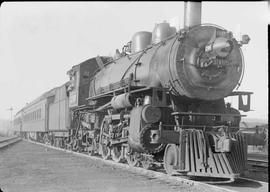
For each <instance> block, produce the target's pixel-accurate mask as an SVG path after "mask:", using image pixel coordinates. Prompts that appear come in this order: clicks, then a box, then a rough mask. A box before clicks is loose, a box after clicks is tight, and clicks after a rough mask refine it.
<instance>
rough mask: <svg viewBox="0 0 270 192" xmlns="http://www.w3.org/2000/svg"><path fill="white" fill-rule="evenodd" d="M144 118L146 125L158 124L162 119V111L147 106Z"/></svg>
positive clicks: (144, 110)
mask: <svg viewBox="0 0 270 192" xmlns="http://www.w3.org/2000/svg"><path fill="white" fill-rule="evenodd" d="M142 118H143V120H144V121H145V122H146V123H156V122H158V121H159V120H160V118H161V110H160V109H159V108H158V107H154V106H152V105H146V106H144V108H143V110H142Z"/></svg>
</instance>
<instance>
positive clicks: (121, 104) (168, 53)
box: [14, 2, 252, 181]
mask: <svg viewBox="0 0 270 192" xmlns="http://www.w3.org/2000/svg"><path fill="white" fill-rule="evenodd" d="M185 13H186V14H185V27H184V29H181V30H179V31H176V28H174V27H171V26H170V24H169V23H166V22H163V23H159V24H156V26H155V28H154V30H153V32H152V33H151V32H146V31H141V32H137V33H135V34H134V36H133V37H132V41H130V42H128V43H127V44H126V45H125V46H124V47H123V48H122V51H121V52H120V51H119V50H117V51H116V54H115V56H114V57H113V58H112V57H106V56H97V57H94V58H90V59H88V60H86V61H84V62H82V63H80V64H78V65H75V66H73V67H72V69H71V70H69V71H68V72H67V74H68V75H69V78H70V80H69V81H68V82H66V83H65V84H63V85H62V86H60V87H56V88H54V89H52V90H50V91H48V92H46V93H44V94H43V95H41V96H40V97H39V98H37V99H36V100H35V101H33V102H31V103H29V104H28V105H26V106H25V107H24V108H23V109H22V110H20V111H19V112H18V113H17V114H16V118H15V121H14V126H15V127H16V130H17V131H18V132H20V134H21V135H22V136H23V137H25V138H30V139H33V140H36V141H40V142H44V143H47V144H51V145H55V146H57V147H62V148H67V149H69V150H74V151H81V152H88V153H89V155H95V154H97V153H98V154H100V155H101V156H102V158H104V159H112V160H113V161H115V162H119V163H120V162H127V163H128V164H129V165H130V166H143V167H144V168H146V169H150V168H155V167H158V166H163V167H164V169H165V170H166V172H167V174H170V175H172V174H181V175H186V176H190V177H210V178H223V179H229V180H230V181H233V180H234V179H236V178H237V177H239V175H240V174H242V173H243V171H244V170H245V165H246V159H247V154H246V153H247V151H246V147H247V146H246V141H245V139H244V137H243V135H242V134H241V132H240V131H239V123H240V120H241V116H242V115H241V114H240V112H239V110H242V111H245V112H247V111H249V110H250V97H251V94H252V93H251V92H240V91H233V90H234V89H235V88H236V87H237V86H239V85H240V83H241V80H242V77H243V71H244V61H243V55H242V52H241V46H242V45H243V44H247V43H248V41H249V40H250V39H249V37H248V36H247V35H243V36H242V39H241V40H236V39H235V38H234V37H233V35H232V33H231V32H229V31H227V30H226V29H224V28H222V27H219V26H217V25H212V24H201V18H200V13H201V4H200V3H197V2H196V3H194V2H193V3H191V2H188V3H186V4H185ZM229 96H237V97H238V99H239V106H238V110H237V109H235V108H232V107H231V105H230V104H228V103H225V98H226V97H229ZM243 97H247V103H246V104H244V102H243Z"/></svg>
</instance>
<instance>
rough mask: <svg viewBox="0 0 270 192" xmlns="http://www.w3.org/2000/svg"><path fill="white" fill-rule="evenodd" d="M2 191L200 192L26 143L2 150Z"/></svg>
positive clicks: (0, 164) (0, 155) (0, 162)
mask: <svg viewBox="0 0 270 192" xmlns="http://www.w3.org/2000/svg"><path fill="white" fill-rule="evenodd" d="M0 188H1V189H2V191H3V192H19V191H27V192H34V191H35V192H36V191H42V192H45V191H48V192H54V191H57V192H58V191H65V192H71V191H72V192H73V191H88V192H89V191H91V192H95V191H96V192H116V191H117V192H126V191H131V192H144V191H147V192H163V191H164V192H165V191H166V192H170V191H178V192H179V191H198V189H196V188H195V187H190V186H186V185H183V186H179V185H178V186H171V184H167V183H164V182H162V181H160V180H157V179H153V178H148V177H146V176H141V175H137V174H135V173H131V172H129V171H125V170H121V169H117V168H113V167H111V166H108V165H106V164H104V163H102V162H97V161H91V160H89V159H86V158H83V157H78V156H75V155H73V154H68V153H65V152H61V151H57V150H53V149H47V148H45V147H42V146H38V145H35V144H31V143H27V142H24V141H21V142H19V143H17V144H15V145H13V146H10V147H8V148H7V149H4V150H2V151H0Z"/></svg>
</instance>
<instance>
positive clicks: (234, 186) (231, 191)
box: [24, 140, 268, 192]
mask: <svg viewBox="0 0 270 192" xmlns="http://www.w3.org/2000/svg"><path fill="white" fill-rule="evenodd" d="M24 141H27V142H30V143H34V144H38V145H42V146H44V147H48V148H52V149H55V150H60V151H64V152H67V153H71V154H74V155H78V156H82V157H85V158H88V159H91V160H95V161H101V162H103V163H105V164H107V165H110V166H112V167H115V168H120V169H125V170H128V171H131V172H133V173H136V174H141V175H144V176H148V177H151V178H155V179H159V180H162V181H165V182H169V183H171V184H173V185H179V184H186V185H190V186H199V187H201V188H202V189H208V190H206V191H218V192H219V191H220V192H221V191H224V192H225V191H227V192H236V191H239V192H242V191H243V192H249V191H253V190H255V188H256V192H260V191H268V183H266V182H261V181H257V180H252V179H248V178H244V177H240V178H238V179H237V180H236V181H235V182H233V183H224V184H222V183H216V184H209V183H205V182H201V181H194V180H190V179H188V178H185V177H179V176H169V175H167V174H166V173H163V172H160V171H152V170H146V169H143V168H140V167H131V166H129V165H127V164H123V163H116V162H114V161H110V160H104V159H102V158H100V157H98V156H89V155H88V154H86V153H79V152H75V151H70V150H66V149H62V148H57V147H54V146H51V145H46V144H43V143H39V142H36V141H30V140H24ZM245 185H247V186H248V187H250V189H251V190H247V187H246V186H245ZM253 188H254V189H253ZM265 189H267V190H265Z"/></svg>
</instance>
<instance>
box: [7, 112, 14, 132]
mask: <svg viewBox="0 0 270 192" xmlns="http://www.w3.org/2000/svg"><path fill="white" fill-rule="evenodd" d="M7 110H8V111H10V129H9V131H11V129H12V111H13V108H12V107H10V108H8V109H7Z"/></svg>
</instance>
